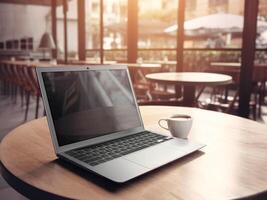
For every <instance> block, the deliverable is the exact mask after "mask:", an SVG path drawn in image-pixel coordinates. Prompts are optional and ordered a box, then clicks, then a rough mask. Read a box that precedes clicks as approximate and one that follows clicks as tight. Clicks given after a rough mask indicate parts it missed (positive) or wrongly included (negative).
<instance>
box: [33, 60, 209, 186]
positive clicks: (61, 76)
mask: <svg viewBox="0 0 267 200" xmlns="http://www.w3.org/2000/svg"><path fill="white" fill-rule="evenodd" d="M37 77H38V81H39V84H40V88H41V93H42V97H43V102H44V106H45V110H46V114H47V120H48V125H49V129H50V133H51V136H52V141H53V144H54V149H55V153H56V155H57V156H58V157H59V158H62V159H64V160H67V161H69V162H71V163H73V164H75V165H78V166H80V167H82V168H84V169H86V170H89V171H91V172H94V173H96V174H99V175H101V176H103V177H106V178H107V179H110V180H112V181H114V182H118V183H122V182H126V181H128V180H130V179H133V178H135V177H137V176H139V175H141V174H144V173H146V172H149V171H151V170H153V169H155V168H158V167H160V166H162V165H165V164H167V163H169V162H171V161H174V160H176V159H178V158H181V157H183V156H185V155H188V154H190V153H192V152H194V151H196V150H198V149H200V148H202V147H203V146H204V145H202V144H198V143H193V142H190V141H187V140H182V139H177V138H173V137H170V136H166V135H162V134H159V133H153V132H149V131H146V130H145V129H144V125H143V122H142V119H141V115H140V111H139V108H138V105H137V102H136V98H135V94H134V91H133V87H132V84H131V81H130V80H131V79H130V75H129V72H128V69H127V67H126V66H110V65H108V66H105V65H103V66H86V67H84V66H83V67H76V66H75V67H47V68H43V67H40V68H37Z"/></svg>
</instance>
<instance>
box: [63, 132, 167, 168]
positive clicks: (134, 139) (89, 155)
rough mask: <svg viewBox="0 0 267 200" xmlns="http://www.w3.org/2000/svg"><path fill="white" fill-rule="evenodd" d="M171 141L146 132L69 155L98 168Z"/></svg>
mask: <svg viewBox="0 0 267 200" xmlns="http://www.w3.org/2000/svg"><path fill="white" fill-rule="evenodd" d="M169 139H172V138H170V137H168V136H164V135H159V134H156V133H151V132H148V131H145V132H141V133H137V134H135V135H130V136H126V137H123V138H119V139H115V140H112V141H108V142H104V143H101V144H97V145H92V146H88V147H84V148H80V149H74V150H71V151H69V152H67V154H68V155H70V156H73V157H74V158H76V159H78V160H81V161H83V162H86V163H88V164H89V165H91V166H96V165H98V164H101V163H104V162H107V161H110V160H112V159H115V158H118V157H121V156H124V155H127V154H130V153H133V152H135V151H139V150H141V149H144V148H147V147H150V146H153V145H156V144H159V143H162V142H165V141H167V140H169Z"/></svg>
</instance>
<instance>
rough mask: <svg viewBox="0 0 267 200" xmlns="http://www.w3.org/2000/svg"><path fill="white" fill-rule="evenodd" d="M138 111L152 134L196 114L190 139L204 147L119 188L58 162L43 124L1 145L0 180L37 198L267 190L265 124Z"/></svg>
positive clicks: (208, 114)
mask: <svg viewBox="0 0 267 200" xmlns="http://www.w3.org/2000/svg"><path fill="white" fill-rule="evenodd" d="M140 108H141V114H142V117H143V120H144V123H145V126H147V127H148V126H149V125H153V124H154V125H155V124H157V121H158V120H159V119H160V118H164V117H168V116H170V115H173V114H178V113H179V114H189V115H191V116H192V117H193V120H194V121H193V126H192V129H191V131H190V134H189V139H190V140H195V141H198V142H202V143H204V144H206V145H207V146H206V147H204V148H203V149H202V150H201V151H198V152H196V153H194V154H191V155H188V156H187V157H185V158H182V159H179V160H177V161H175V162H173V163H171V164H169V165H166V166H164V167H161V168H159V169H157V170H155V171H153V172H151V173H149V174H145V175H143V176H141V177H139V178H137V179H135V180H132V181H130V182H128V183H127V184H123V185H116V186H115V185H113V184H111V183H109V182H108V181H106V180H105V179H103V178H99V177H98V176H95V175H92V174H91V173H89V172H86V171H84V170H80V169H79V168H76V167H72V166H71V165H68V164H66V163H65V162H62V161H59V160H57V159H56V156H55V154H54V151H53V146H52V143H51V139H50V134H49V131H48V127H47V122H46V118H41V119H38V120H34V121H32V122H29V123H26V124H24V125H21V126H20V127H17V128H16V129H15V130H13V131H12V132H10V133H9V134H8V135H7V136H6V137H5V138H4V139H3V140H2V142H1V146H0V153H1V154H0V155H1V161H2V165H3V167H2V175H3V177H4V178H5V179H6V180H7V181H8V182H9V183H10V184H11V185H12V186H13V187H14V188H16V189H17V190H18V191H20V192H21V193H23V194H24V195H27V196H28V197H31V198H34V199H48V198H49V199H53V198H55V197H65V198H71V199H94V200H98V199H109V200H112V199H130V200H136V199H142V200H150V199H153V200H157V199H159V200H162V199H171V200H172V199H197V200H199V199H212V200H214V199H230V198H239V197H244V196H247V195H251V194H255V193H258V192H262V191H265V190H266V189H267V134H266V133H267V126H266V125H263V124H260V123H257V122H255V121H251V120H248V119H244V118H240V117H236V116H232V115H227V114H223V113H218V112H213V111H206V110H201V109H197V108H186V107H167V106H165V107H163V106H143V107H140ZM156 127H157V126H156ZM150 128H151V127H150ZM156 129H157V128H156ZM160 130H161V129H160Z"/></svg>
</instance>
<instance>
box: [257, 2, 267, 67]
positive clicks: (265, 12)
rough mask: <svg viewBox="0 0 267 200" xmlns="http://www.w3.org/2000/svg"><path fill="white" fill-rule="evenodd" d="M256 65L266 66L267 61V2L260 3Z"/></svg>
mask: <svg viewBox="0 0 267 200" xmlns="http://www.w3.org/2000/svg"><path fill="white" fill-rule="evenodd" d="M256 47H257V49H258V51H256V54H255V63H258V64H266V60H267V53H266V49H267V1H266V0H260V1H259V11H258V22H257V38H256Z"/></svg>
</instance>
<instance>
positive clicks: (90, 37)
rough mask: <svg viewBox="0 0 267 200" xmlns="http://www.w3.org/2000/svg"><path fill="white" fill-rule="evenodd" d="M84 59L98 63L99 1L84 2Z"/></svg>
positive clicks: (87, 0) (89, 0)
mask: <svg viewBox="0 0 267 200" xmlns="http://www.w3.org/2000/svg"><path fill="white" fill-rule="evenodd" d="M85 15H86V20H85V24H86V25H85V26H86V28H85V31H86V36H85V38H86V49H87V51H86V57H87V58H86V59H87V60H89V61H92V62H100V53H99V50H100V0H86V1H85Z"/></svg>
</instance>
